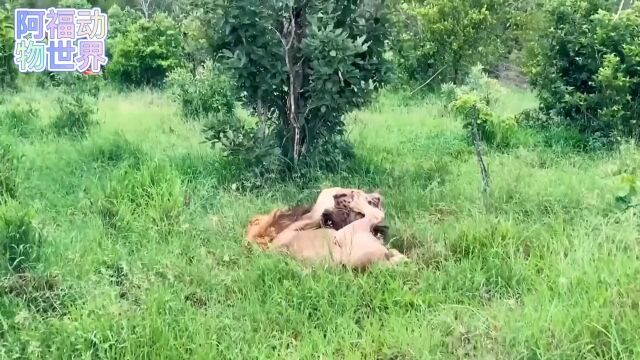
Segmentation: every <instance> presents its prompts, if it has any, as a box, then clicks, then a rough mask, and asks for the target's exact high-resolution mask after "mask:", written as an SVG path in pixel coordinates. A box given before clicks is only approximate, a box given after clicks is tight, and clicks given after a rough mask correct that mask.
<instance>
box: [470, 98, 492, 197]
mask: <svg viewBox="0 0 640 360" xmlns="http://www.w3.org/2000/svg"><path fill="white" fill-rule="evenodd" d="M478 115H479V114H478V110H477V109H475V110H474V111H473V114H472V116H471V121H472V122H473V126H472V132H471V138H472V141H473V148H474V150H475V153H476V160H477V161H478V166H480V175H481V177H482V194H483V199H484V202H485V206H488V205H489V190H490V189H489V185H490V184H489V171H487V166H486V165H485V163H484V159H483V158H482V147H481V146H482V144H481V142H480V131H478Z"/></svg>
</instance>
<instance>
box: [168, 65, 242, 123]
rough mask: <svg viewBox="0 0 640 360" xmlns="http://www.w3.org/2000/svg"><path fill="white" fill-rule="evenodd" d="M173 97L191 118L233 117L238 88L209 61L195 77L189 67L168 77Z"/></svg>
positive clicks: (187, 116)
mask: <svg viewBox="0 0 640 360" xmlns="http://www.w3.org/2000/svg"><path fill="white" fill-rule="evenodd" d="M167 84H168V86H169V88H170V89H171V93H172V95H173V97H174V98H175V99H176V100H177V101H178V103H179V104H180V109H181V111H182V115H183V116H184V117H185V118H187V119H196V118H203V117H206V116H208V115H209V114H219V115H223V116H230V115H231V114H232V113H233V110H234V105H235V104H234V89H233V87H232V85H231V84H232V82H231V80H230V79H229V78H228V77H227V76H224V75H223V74H222V73H221V72H220V71H216V70H215V69H214V67H213V64H212V63H211V62H210V61H207V62H206V63H205V64H204V65H203V66H202V67H200V68H198V70H197V72H196V74H195V76H194V75H193V74H191V73H190V72H189V71H188V70H186V69H185V68H179V69H176V70H174V71H173V72H171V73H170V74H169V76H168V77H167Z"/></svg>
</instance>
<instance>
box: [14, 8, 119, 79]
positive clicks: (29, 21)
mask: <svg viewBox="0 0 640 360" xmlns="http://www.w3.org/2000/svg"><path fill="white" fill-rule="evenodd" d="M14 26H15V27H14V29H15V47H14V50H13V55H14V56H13V62H14V63H15V64H16V66H17V67H18V70H19V71H20V72H42V71H45V70H48V71H78V72H85V71H91V72H94V73H98V72H100V68H101V66H104V65H106V64H107V61H108V59H107V56H106V54H105V44H106V38H107V32H108V30H109V25H108V19H107V14H105V13H102V11H101V10H100V9H99V8H93V9H58V8H49V9H46V10H45V9H16V10H15V20H14Z"/></svg>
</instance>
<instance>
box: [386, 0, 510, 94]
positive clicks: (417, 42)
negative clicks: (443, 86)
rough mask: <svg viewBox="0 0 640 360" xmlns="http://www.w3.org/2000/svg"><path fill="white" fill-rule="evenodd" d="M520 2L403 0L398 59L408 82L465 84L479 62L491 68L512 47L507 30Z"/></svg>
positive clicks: (399, 13)
mask: <svg viewBox="0 0 640 360" xmlns="http://www.w3.org/2000/svg"><path fill="white" fill-rule="evenodd" d="M514 4H517V2H516V1H507V2H506V3H505V1H501V0H434V1H428V2H426V1H419V2H410V1H401V2H399V5H398V8H397V9H396V11H395V12H394V13H395V14H396V15H395V16H394V19H395V21H394V22H395V29H396V33H395V34H394V42H393V43H392V44H393V45H392V46H393V47H394V50H395V55H396V56H395V57H394V58H395V61H396V64H397V67H398V69H399V71H400V72H401V73H402V75H404V76H405V77H406V78H408V80H411V81H420V82H424V81H426V80H427V79H429V78H430V77H431V76H433V75H435V74H436V72H438V71H439V70H441V69H442V72H440V74H439V75H438V77H437V79H434V80H433V81H432V84H438V83H441V82H454V83H456V84H459V83H461V82H462V81H463V80H464V79H465V77H466V75H467V74H468V73H469V71H470V69H471V67H472V66H473V65H475V64H476V63H477V62H478V61H482V62H483V64H485V65H487V66H490V67H492V66H493V65H496V64H497V63H498V62H499V61H500V60H501V59H502V58H503V57H504V56H505V55H507V54H508V50H509V48H510V44H509V41H512V39H511V38H510V37H509V36H507V35H508V32H507V31H506V30H507V28H508V26H509V24H510V23H511V22H512V21H511V20H512V18H513V17H514V16H515V14H516V10H519V9H520V8H519V7H518V6H515V5H514Z"/></svg>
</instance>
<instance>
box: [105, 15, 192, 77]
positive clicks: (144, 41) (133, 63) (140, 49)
mask: <svg viewBox="0 0 640 360" xmlns="http://www.w3.org/2000/svg"><path fill="white" fill-rule="evenodd" d="M125 20H126V18H125ZM109 45H111V52H112V56H111V58H110V59H109V65H108V66H107V68H106V73H107V75H109V77H110V78H113V79H115V80H117V81H118V82H120V83H121V84H125V85H134V86H140V85H160V84H162V82H163V81H164V78H165V77H166V75H167V74H168V73H169V72H171V71H172V70H173V69H175V68H177V67H179V66H180V65H182V63H183V48H182V39H181V37H180V32H179V28H178V25H177V24H176V23H175V22H174V21H173V20H172V19H171V18H170V17H168V16H167V15H166V14H164V13H157V14H155V15H153V17H152V18H151V19H149V20H147V19H144V18H142V19H139V20H137V21H136V22H134V23H132V24H131V25H129V27H128V28H127V29H126V31H123V32H122V33H120V34H119V35H118V36H117V37H116V38H115V39H113V40H112V41H110V42H109Z"/></svg>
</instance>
